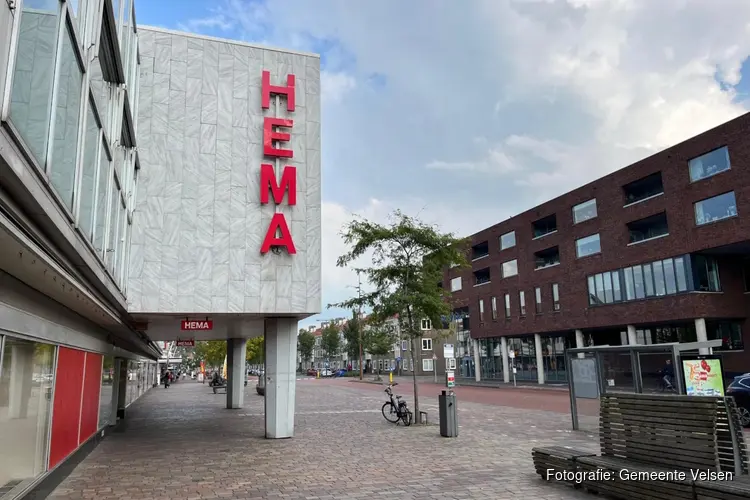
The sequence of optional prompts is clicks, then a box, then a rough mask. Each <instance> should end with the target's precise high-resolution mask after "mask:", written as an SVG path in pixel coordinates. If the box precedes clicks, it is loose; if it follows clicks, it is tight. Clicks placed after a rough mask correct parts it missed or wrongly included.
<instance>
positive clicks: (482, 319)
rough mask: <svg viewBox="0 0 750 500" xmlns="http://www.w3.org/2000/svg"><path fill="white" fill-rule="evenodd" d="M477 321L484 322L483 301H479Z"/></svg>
mask: <svg viewBox="0 0 750 500" xmlns="http://www.w3.org/2000/svg"><path fill="white" fill-rule="evenodd" d="M479 321H484V299H479Z"/></svg>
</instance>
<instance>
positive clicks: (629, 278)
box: [622, 267, 635, 300]
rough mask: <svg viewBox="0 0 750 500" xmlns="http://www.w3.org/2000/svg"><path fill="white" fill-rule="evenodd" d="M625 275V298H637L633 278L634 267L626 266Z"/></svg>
mask: <svg viewBox="0 0 750 500" xmlns="http://www.w3.org/2000/svg"><path fill="white" fill-rule="evenodd" d="M622 272H623V274H624V275H625V300H635V284H634V280H633V268H632V267H626V268H625V269H623V270H622Z"/></svg>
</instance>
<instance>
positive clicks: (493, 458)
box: [49, 380, 597, 500]
mask: <svg viewBox="0 0 750 500" xmlns="http://www.w3.org/2000/svg"><path fill="white" fill-rule="evenodd" d="M253 385H254V384H248V388H247V391H246V394H245V408H242V409H239V410H227V409H225V408H224V404H225V398H226V396H225V395H223V394H222V395H214V394H213V393H212V392H211V391H210V390H209V388H208V386H207V385H203V384H199V383H197V382H192V381H183V382H179V383H177V384H174V385H172V386H171V387H170V388H169V389H163V388H155V389H152V390H151V391H149V392H148V393H146V394H145V395H144V396H143V397H142V398H141V399H140V400H139V401H137V402H136V403H134V405H133V406H132V407H131V408H130V409H129V413H128V418H127V419H126V421H125V422H124V424H123V425H121V426H120V427H118V429H117V430H116V432H114V433H112V434H111V435H110V436H109V437H107V438H106V439H105V440H104V441H103V442H102V443H101V444H100V445H99V446H98V447H97V448H96V449H95V450H94V451H93V452H92V453H91V454H90V455H89V456H88V457H87V458H86V459H85V460H84V461H83V462H82V463H81V464H80V465H79V466H78V467H77V468H76V469H75V470H74V471H73V473H72V474H71V475H70V476H69V477H68V478H67V479H66V480H65V481H63V482H62V483H61V484H60V485H59V486H58V488H57V489H56V490H55V491H54V492H53V493H52V494H51V496H50V497H49V498H50V499H56V500H62V499H66V500H67V499H87V498H97V499H120V498H128V499H129V500H146V499H154V498H158V499H162V500H166V499H175V500H178V499H179V500H185V499H195V500H203V499H217V500H218V499H223V498H231V499H238V500H242V499H261V498H264V499H278V500H329V499H330V500H338V499H344V498H346V499H364V498H399V500H427V499H437V498H440V499H445V498H449V499H493V500H501V499H506V498H507V499H518V498H534V499H538V500H552V499H556V500H563V499H565V500H567V499H577V498H590V495H586V494H584V493H582V492H580V491H575V490H573V489H572V488H570V487H568V486H564V485H556V484H551V483H546V482H544V481H542V480H541V479H540V478H539V476H537V475H536V473H535V472H534V468H533V465H532V461H531V448H532V447H534V446H541V445H553V444H566V445H571V446H577V447H582V448H584V449H592V450H594V449H596V446H597V443H596V436H595V435H594V434H592V433H589V432H572V431H570V417H569V416H568V415H565V414H562V413H553V412H545V411H539V410H530V409H526V408H513V407H506V406H497V405H489V404H482V403H472V402H462V401H460V400H459V402H458V408H459V414H458V418H459V426H460V427H459V437H458V438H456V439H446V438H441V437H440V433H439V428H438V426H437V425H434V424H433V425H428V426H412V427H408V428H407V427H403V426H395V425H393V424H390V423H388V422H386V421H385V419H384V418H383V416H382V415H381V414H380V407H381V405H382V404H383V402H384V401H385V399H384V396H385V395H384V394H382V392H378V391H374V390H368V389H364V388H363V387H362V385H363V384H348V385H347V384H341V383H334V382H332V381H328V380H311V381H306V380H303V381H299V382H298V383H297V416H296V435H295V437H294V438H293V439H285V440H267V439H265V438H264V430H263V398H262V397H261V396H258V395H256V394H255V388H254V387H253ZM399 389H403V391H404V396H405V399H406V400H407V401H408V402H409V404H410V406H412V401H411V400H410V397H409V394H408V393H407V392H408V390H409V388H407V387H405V386H404V387H399ZM487 390H491V389H487ZM420 403H421V407H422V409H423V410H426V411H428V412H429V414H430V419H431V421H433V422H437V399H436V398H435V397H432V396H430V397H425V398H420ZM581 418H582V420H585V421H586V424H587V427H589V428H595V427H594V423H595V421H594V419H592V417H585V416H584V417H581ZM589 420H590V421H589Z"/></svg>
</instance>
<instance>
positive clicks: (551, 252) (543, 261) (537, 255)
mask: <svg viewBox="0 0 750 500" xmlns="http://www.w3.org/2000/svg"><path fill="white" fill-rule="evenodd" d="M558 264H560V248H559V247H552V248H547V249H545V250H540V251H538V252H534V269H535V270H538V269H545V268H547V267H553V266H557V265H558Z"/></svg>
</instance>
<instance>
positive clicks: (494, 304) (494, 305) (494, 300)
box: [491, 297, 497, 319]
mask: <svg viewBox="0 0 750 500" xmlns="http://www.w3.org/2000/svg"><path fill="white" fill-rule="evenodd" d="M491 303H492V319H497V297H492V299H491Z"/></svg>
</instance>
